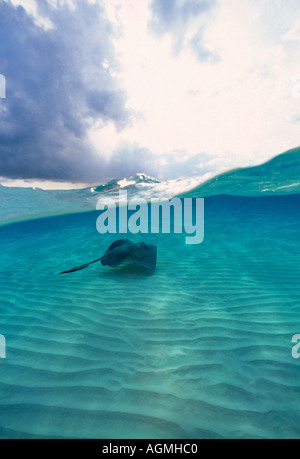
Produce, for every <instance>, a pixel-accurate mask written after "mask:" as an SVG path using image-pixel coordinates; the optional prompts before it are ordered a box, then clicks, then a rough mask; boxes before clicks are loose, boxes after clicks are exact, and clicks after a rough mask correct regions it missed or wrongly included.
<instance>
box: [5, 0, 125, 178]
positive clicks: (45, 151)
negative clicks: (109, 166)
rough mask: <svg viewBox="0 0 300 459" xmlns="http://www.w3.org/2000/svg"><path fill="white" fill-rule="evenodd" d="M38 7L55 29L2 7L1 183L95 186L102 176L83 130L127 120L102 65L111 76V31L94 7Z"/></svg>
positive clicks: (79, 3)
mask: <svg viewBox="0 0 300 459" xmlns="http://www.w3.org/2000/svg"><path fill="white" fill-rule="evenodd" d="M38 6H39V13H40V14H41V15H43V16H44V17H47V18H48V19H49V20H50V21H51V22H52V24H53V26H54V27H53V28H51V29H48V30H45V29H44V28H43V27H40V26H39V25H36V24H35V22H34V19H33V18H32V17H31V16H29V15H28V14H27V13H26V11H25V10H24V9H23V8H22V7H14V6H13V5H12V4H11V3H10V2H7V1H1V0H0V18H1V19H0V73H1V74H3V75H4V76H5V77H6V83H7V94H6V96H7V98H6V99H1V100H0V176H6V177H11V178H43V179H56V180H81V181H84V180H91V181H94V180H99V181H100V180H101V179H102V178H106V172H105V171H104V170H103V167H102V161H101V158H99V152H96V151H94V150H93V147H92V146H91V144H90V143H89V142H88V140H87V136H86V132H87V129H88V128H89V126H90V123H92V122H93V121H94V120H95V119H100V120H102V121H103V124H105V123H106V122H107V121H113V122H114V123H115V125H116V127H117V128H118V129H120V128H121V127H122V126H124V125H126V124H127V123H128V120H129V114H128V112H127V111H126V109H125V102H126V95H125V94H124V93H123V92H122V90H121V88H119V87H118V86H117V84H116V81H115V80H114V78H112V76H111V74H110V72H109V70H108V69H107V68H104V67H103V65H102V63H103V61H104V60H105V59H106V60H107V61H108V63H109V65H110V66H112V67H113V68H114V69H117V62H116V61H115V58H114V50H113V46H112V42H111V40H112V37H113V34H114V31H113V30H112V28H111V26H110V23H109V21H108V20H107V18H106V16H105V10H104V8H103V7H101V5H99V4H94V5H93V4H89V3H87V2H85V1H80V0H79V1H77V2H76V10H74V11H73V10H72V9H70V8H68V7H67V6H63V7H60V8H59V9H56V8H51V7H50V6H49V4H48V3H47V1H46V0H39V1H38ZM100 153H101V152H100Z"/></svg>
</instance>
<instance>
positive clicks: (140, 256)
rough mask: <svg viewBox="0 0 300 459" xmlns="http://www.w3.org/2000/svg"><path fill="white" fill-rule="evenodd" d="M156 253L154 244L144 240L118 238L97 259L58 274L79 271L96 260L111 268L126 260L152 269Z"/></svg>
mask: <svg viewBox="0 0 300 459" xmlns="http://www.w3.org/2000/svg"><path fill="white" fill-rule="evenodd" d="M156 253H157V247H156V246H155V245H149V244H146V243H145V242H138V243H137V244H134V243H133V242H131V241H130V240H129V239H119V240H118V241H115V242H113V243H112V244H111V246H109V248H108V249H107V251H106V252H105V254H104V255H103V256H102V257H100V258H97V260H94V261H90V262H89V263H85V264H84V265H80V266H77V267H76V268H73V269H70V270H68V271H63V272H62V273H60V274H67V273H73V272H75V271H80V270H81V269H85V268H87V267H88V266H90V265H91V264H93V263H97V262H98V261H101V264H102V265H103V266H110V267H112V268H116V267H117V266H119V265H120V264H121V263H123V262H124V261H128V262H130V263H135V264H136V265H139V266H142V267H143V268H146V269H149V270H150V271H154V270H155V266H156Z"/></svg>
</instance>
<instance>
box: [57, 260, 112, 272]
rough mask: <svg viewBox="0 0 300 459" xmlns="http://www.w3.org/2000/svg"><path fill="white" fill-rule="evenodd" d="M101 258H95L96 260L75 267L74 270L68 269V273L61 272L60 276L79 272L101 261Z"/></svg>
mask: <svg viewBox="0 0 300 459" xmlns="http://www.w3.org/2000/svg"><path fill="white" fill-rule="evenodd" d="M102 259H103V257H101V258H97V260H94V261H90V262H89V263H85V264H84V265H80V266H77V267H76V268H72V269H69V270H68V271H63V272H62V273H60V274H68V273H74V272H75V271H81V270H82V269H85V268H87V267H88V266H90V265H92V264H93V263H97V261H101V260H102Z"/></svg>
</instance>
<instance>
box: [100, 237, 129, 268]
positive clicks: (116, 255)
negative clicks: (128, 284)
mask: <svg viewBox="0 0 300 459" xmlns="http://www.w3.org/2000/svg"><path fill="white" fill-rule="evenodd" d="M134 246H135V244H133V243H132V242H131V241H130V240H129V239H119V240H118V241H115V242H113V243H112V244H111V245H110V246H109V248H108V249H107V251H106V252H105V254H104V256H103V257H102V260H101V263H102V265H103V266H110V267H111V268H116V267H117V266H119V265H120V264H121V263H123V261H125V260H126V259H127V258H128V257H129V256H130V255H131V252H132V250H133V248H134Z"/></svg>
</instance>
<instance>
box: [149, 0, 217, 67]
mask: <svg viewBox="0 0 300 459" xmlns="http://www.w3.org/2000/svg"><path fill="white" fill-rule="evenodd" d="M215 5H216V1H215V0H182V1H180V0H163V1H162V0H153V1H152V3H151V12H152V19H151V21H150V24H149V26H150V29H151V30H152V31H153V32H154V33H156V34H158V35H164V34H166V33H169V34H171V35H172V38H173V51H174V53H175V54H178V53H179V52H180V51H181V49H182V48H183V46H188V47H190V48H191V49H192V50H193V51H194V53H195V54H196V56H197V58H198V59H199V60H208V59H213V60H215V59H217V57H216V56H214V55H213V54H212V53H211V52H210V51H209V50H207V49H206V48H205V46H204V45H203V42H202V34H203V30H204V27H205V21H206V20H207V18H208V14H209V13H210V12H211V11H213V9H214V7H215ZM195 21H197V23H198V27H197V31H196V33H195V34H194V35H193V37H192V38H191V39H189V41H188V43H185V38H186V33H187V31H188V29H189V27H190V26H191V24H192V23H195Z"/></svg>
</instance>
